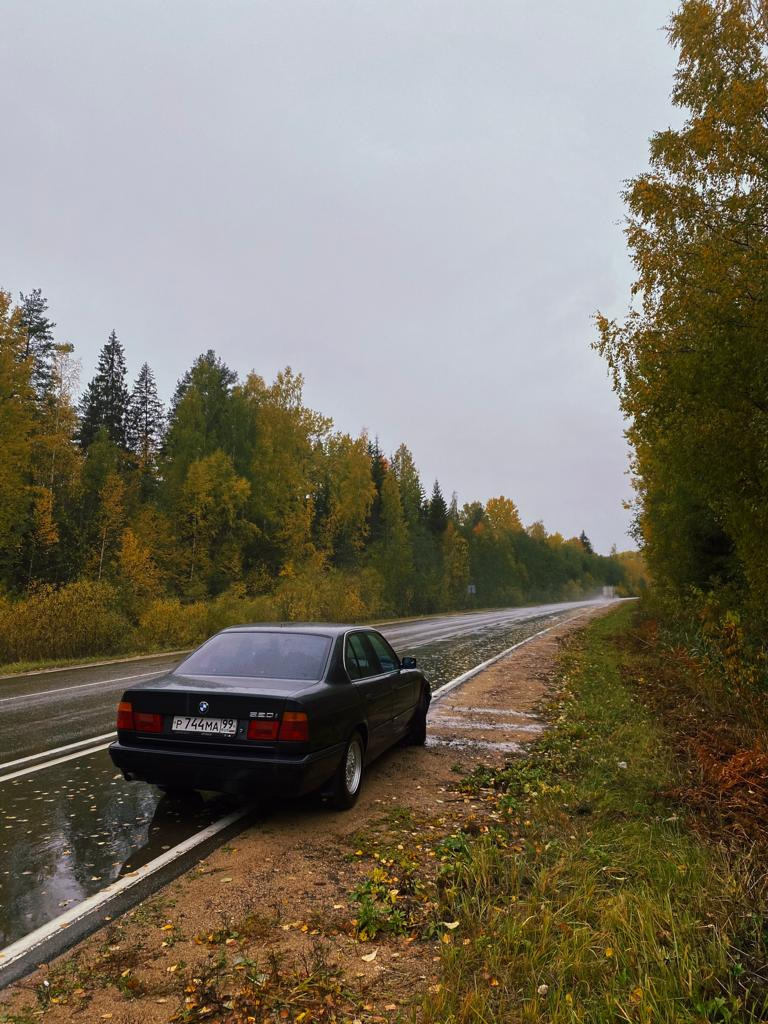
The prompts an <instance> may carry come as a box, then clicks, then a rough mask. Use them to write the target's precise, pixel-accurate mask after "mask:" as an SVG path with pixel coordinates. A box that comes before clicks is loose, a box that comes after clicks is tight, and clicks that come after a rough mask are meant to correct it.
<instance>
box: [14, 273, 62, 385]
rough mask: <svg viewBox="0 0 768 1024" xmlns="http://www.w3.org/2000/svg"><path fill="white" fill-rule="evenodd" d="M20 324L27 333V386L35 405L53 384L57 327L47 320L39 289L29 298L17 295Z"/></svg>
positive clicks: (34, 290)
mask: <svg viewBox="0 0 768 1024" xmlns="http://www.w3.org/2000/svg"><path fill="white" fill-rule="evenodd" d="M19 298H20V299H21V303H20V306H19V309H20V310H21V324H22V326H23V328H24V330H25V331H26V344H25V347H24V358H25V359H29V358H31V359H32V372H31V376H30V383H31V384H32V387H33V389H34V391H35V395H36V397H37V400H38V402H42V401H43V399H44V398H45V397H46V395H49V394H50V392H51V390H52V388H53V383H54V354H55V348H56V346H55V343H54V340H53V329H54V327H55V326H56V324H55V323H54V322H53V321H52V320H50V319H49V318H48V316H47V315H46V314H47V311H48V300H47V299H46V298H44V297H43V294H42V292H41V290H40V289H39V288H33V289H32V291H31V292H30V294H29V295H24V294H23V293H20V295H19Z"/></svg>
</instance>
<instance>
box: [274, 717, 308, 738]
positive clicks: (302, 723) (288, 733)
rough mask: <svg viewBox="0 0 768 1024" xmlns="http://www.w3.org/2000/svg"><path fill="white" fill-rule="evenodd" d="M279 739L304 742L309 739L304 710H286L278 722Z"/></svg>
mask: <svg viewBox="0 0 768 1024" xmlns="http://www.w3.org/2000/svg"><path fill="white" fill-rule="evenodd" d="M278 739H280V740H289V741H291V742H292V743H306V742H307V740H308V739H309V721H308V719H307V716H306V713H305V712H304V711H286V712H285V713H284V714H283V720H282V722H281V723H280V734H279V736H278Z"/></svg>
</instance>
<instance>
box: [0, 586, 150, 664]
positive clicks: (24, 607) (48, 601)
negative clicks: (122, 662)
mask: <svg viewBox="0 0 768 1024" xmlns="http://www.w3.org/2000/svg"><path fill="white" fill-rule="evenodd" d="M117 607H118V595H117V592H116V590H115V588H114V587H113V586H111V585H110V584H109V583H103V582H96V581H95V580H78V581H77V582H76V583H67V584H65V585H64V586H62V587H54V586H51V585H44V586H38V587H35V588H34V589H33V590H30V591H29V592H28V594H27V595H26V597H24V598H22V599H21V600H20V601H9V600H8V599H3V600H2V602H0V622H2V630H0V659H2V661H3V662H14V661H37V660H43V659H46V658H62V659H64V658H77V657H86V656H88V657H89V656H91V655H105V654H119V653H120V652H122V651H125V650H129V649H130V648H131V647H132V646H133V645H134V643H135V636H134V633H133V629H132V627H131V624H130V622H129V621H128V619H127V618H126V617H125V616H124V615H122V614H121V613H120V612H119V611H118V610H116V609H117Z"/></svg>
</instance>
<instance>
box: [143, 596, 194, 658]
mask: <svg viewBox="0 0 768 1024" xmlns="http://www.w3.org/2000/svg"><path fill="white" fill-rule="evenodd" d="M207 636H208V605H207V604H206V603H205V602H204V601H195V602H194V603H193V604H182V603H181V601H180V600H179V599H178V598H177V597H163V598H160V599H158V600H157V601H153V602H152V603H151V604H150V605H149V606H148V607H147V608H146V610H145V611H144V612H142V614H141V616H140V618H139V637H140V639H141V642H142V643H145V644H148V645H149V646H150V647H173V648H178V647H192V646H193V645H194V644H198V643H202V641H203V640H205V639H206V637H207Z"/></svg>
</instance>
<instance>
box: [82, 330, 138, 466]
mask: <svg viewBox="0 0 768 1024" xmlns="http://www.w3.org/2000/svg"><path fill="white" fill-rule="evenodd" d="M125 377H126V368H125V352H124V350H123V346H122V345H121V344H120V342H119V340H118V337H117V335H116V334H115V332H114V331H112V333H111V334H110V336H109V340H108V341H107V343H106V345H105V346H104V347H103V348H102V350H101V352H100V354H99V362H98V365H97V367H96V373H95V375H94V377H93V379H92V380H91V382H90V383H89V385H88V387H87V388H86V391H85V394H84V395H83V397H82V398H81V399H80V407H79V411H80V432H79V437H80V444H81V445H82V446H83V448H87V447H88V446H89V445H90V444H91V443H92V441H93V439H94V438H95V437H96V434H97V433H98V431H99V428H100V427H104V428H105V429H106V431H107V434H108V435H109V439H110V440H111V441H112V442H113V444H116V445H118V447H120V448H125V447H126V445H127V438H126V420H127V413H128V387H127V385H126V383H125Z"/></svg>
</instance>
